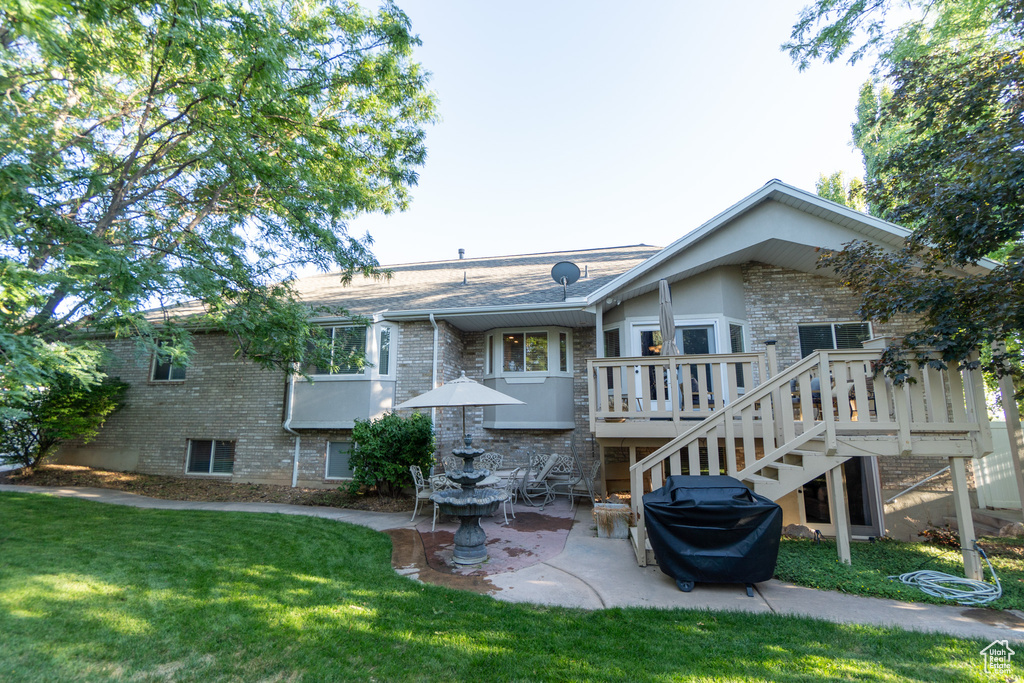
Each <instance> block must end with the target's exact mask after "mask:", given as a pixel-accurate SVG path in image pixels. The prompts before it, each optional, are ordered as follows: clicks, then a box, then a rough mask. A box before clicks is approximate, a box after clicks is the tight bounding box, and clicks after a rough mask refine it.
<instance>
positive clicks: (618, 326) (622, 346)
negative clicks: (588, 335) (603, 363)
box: [601, 323, 629, 358]
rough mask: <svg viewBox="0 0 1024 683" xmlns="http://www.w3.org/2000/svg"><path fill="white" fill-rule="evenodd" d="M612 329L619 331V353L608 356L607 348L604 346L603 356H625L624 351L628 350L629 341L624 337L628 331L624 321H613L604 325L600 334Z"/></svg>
mask: <svg viewBox="0 0 1024 683" xmlns="http://www.w3.org/2000/svg"><path fill="white" fill-rule="evenodd" d="M612 330H618V332H619V355H618V356H609V355H608V349H607V348H605V350H604V353H605V355H604V357H605V358H621V357H625V356H626V351H628V350H629V349H628V346H629V342H628V340H627V339H626V337H627V336H628V335H629V331H628V330H627V328H626V323H615V324H613V325H605V326H604V327H603V328H602V329H601V334H604V333H605V332H611V331H612Z"/></svg>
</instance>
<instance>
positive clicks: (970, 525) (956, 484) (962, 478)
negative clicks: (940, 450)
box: [949, 458, 983, 581]
mask: <svg viewBox="0 0 1024 683" xmlns="http://www.w3.org/2000/svg"><path fill="white" fill-rule="evenodd" d="M949 473H950V475H952V479H953V503H954V504H955V505H956V524H957V528H958V529H959V530H960V552H961V553H962V554H963V557H964V576H966V577H967V578H968V579H973V580H975V581H980V580H981V579H982V578H983V577H982V574H981V560H980V559H979V558H978V551H977V550H975V549H974V542H975V541H976V540H977V536H975V535H974V518H973V517H972V516H971V498H970V496H969V495H968V493H969V492H968V489H967V468H966V467H965V466H964V459H963V458H950V459H949Z"/></svg>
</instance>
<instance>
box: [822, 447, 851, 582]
mask: <svg viewBox="0 0 1024 683" xmlns="http://www.w3.org/2000/svg"><path fill="white" fill-rule="evenodd" d="M828 481H829V484H830V485H831V486H830V488H831V490H830V491H829V492H828V493H829V502H830V503H831V508H832V509H831V510H830V512H831V513H832V524H833V525H835V527H836V550H837V551H838V552H839V561H840V562H842V563H843V564H852V563H853V558H852V557H851V556H850V511H849V510H848V509H847V507H846V482H845V479H844V477H843V466H842V465H841V464H840V465H836V466H835V467H833V468H832V469H830V470H829V471H828Z"/></svg>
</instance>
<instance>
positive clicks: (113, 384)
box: [0, 372, 128, 467]
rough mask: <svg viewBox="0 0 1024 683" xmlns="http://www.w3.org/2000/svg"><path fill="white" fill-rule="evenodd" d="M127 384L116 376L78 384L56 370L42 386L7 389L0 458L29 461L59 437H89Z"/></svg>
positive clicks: (31, 464)
mask: <svg viewBox="0 0 1024 683" xmlns="http://www.w3.org/2000/svg"><path fill="white" fill-rule="evenodd" d="M127 390H128V385H127V384H126V383H124V382H122V381H121V380H120V379H116V378H110V377H108V378H106V379H104V380H103V381H102V382H99V383H96V384H92V385H89V386H84V385H83V384H82V383H81V382H80V381H79V380H78V379H77V378H75V377H73V376H72V375H70V374H68V373H63V372H58V373H56V374H55V375H53V376H52V378H51V379H50V383H49V385H48V386H41V387H36V388H33V389H31V390H27V391H25V392H22V393H20V394H8V395H7V397H6V400H4V402H3V403H4V405H3V410H2V411H0V462H2V463H4V464H16V465H21V466H22V467H34V466H35V465H36V464H38V463H39V461H41V460H42V459H43V458H45V457H46V456H47V455H49V454H50V453H52V452H53V450H54V449H55V448H56V447H57V446H59V445H60V444H61V443H64V442H65V441H70V440H73V439H83V440H84V441H89V440H90V439H91V438H92V437H94V436H96V434H97V432H99V429H100V427H102V426H103V422H104V421H105V420H106V419H107V416H109V415H110V414H111V413H113V412H114V411H115V410H117V409H118V408H120V407H121V406H122V405H123V400H124V394H125V392H126V391H127Z"/></svg>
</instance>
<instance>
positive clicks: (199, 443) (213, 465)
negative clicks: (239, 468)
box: [185, 439, 235, 475]
mask: <svg viewBox="0 0 1024 683" xmlns="http://www.w3.org/2000/svg"><path fill="white" fill-rule="evenodd" d="M234 470H235V442H234V441H219V440H213V439H189V440H188V465H187V466H186V468H185V471H186V472H187V473H188V474H224V475H229V474H232V473H233V472H234Z"/></svg>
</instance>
